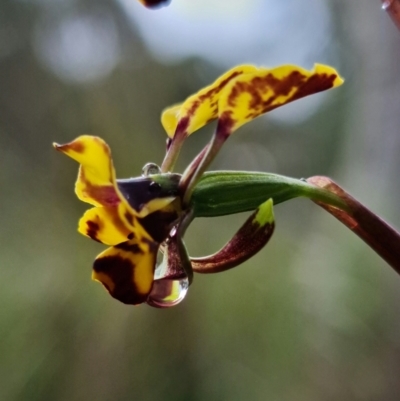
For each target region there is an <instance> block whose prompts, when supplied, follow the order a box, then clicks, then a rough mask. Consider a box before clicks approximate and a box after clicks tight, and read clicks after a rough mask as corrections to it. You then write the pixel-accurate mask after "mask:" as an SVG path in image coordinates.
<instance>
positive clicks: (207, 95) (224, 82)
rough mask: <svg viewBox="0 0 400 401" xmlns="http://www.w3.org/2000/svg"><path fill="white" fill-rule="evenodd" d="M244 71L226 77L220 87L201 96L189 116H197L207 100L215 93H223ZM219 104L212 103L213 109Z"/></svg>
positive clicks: (211, 89) (190, 110)
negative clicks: (200, 107) (199, 108)
mask: <svg viewBox="0 0 400 401" xmlns="http://www.w3.org/2000/svg"><path fill="white" fill-rule="evenodd" d="M242 73H243V71H235V72H233V73H232V74H231V75H229V76H228V77H226V78H225V79H224V80H223V81H221V82H220V83H219V85H218V86H215V87H213V88H210V89H209V90H208V91H207V92H206V93H204V94H202V95H200V96H199V99H198V100H197V101H195V102H194V103H193V105H192V107H191V108H190V109H189V112H188V113H189V114H190V115H191V116H192V115H193V114H195V112H196V110H197V109H198V107H199V106H200V105H201V104H202V103H203V102H204V100H205V99H208V98H211V97H212V96H213V95H214V94H215V93H218V92H220V91H221V89H222V88H223V87H224V86H225V85H226V84H227V83H228V82H229V81H230V80H232V79H233V78H235V77H237V76H238V75H241V74H242ZM216 105H217V102H212V103H211V107H216Z"/></svg>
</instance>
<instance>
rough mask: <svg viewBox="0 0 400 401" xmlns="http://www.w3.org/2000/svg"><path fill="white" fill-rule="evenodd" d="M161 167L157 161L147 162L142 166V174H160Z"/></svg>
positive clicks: (146, 175)
mask: <svg viewBox="0 0 400 401" xmlns="http://www.w3.org/2000/svg"><path fill="white" fill-rule="evenodd" d="M160 173H161V169H160V167H159V166H157V164H155V163H147V164H145V165H144V167H143V168H142V175H143V176H145V177H148V176H149V175H154V174H160Z"/></svg>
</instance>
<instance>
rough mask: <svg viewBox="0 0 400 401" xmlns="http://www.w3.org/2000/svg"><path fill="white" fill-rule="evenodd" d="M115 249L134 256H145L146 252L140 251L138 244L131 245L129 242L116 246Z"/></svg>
mask: <svg viewBox="0 0 400 401" xmlns="http://www.w3.org/2000/svg"><path fill="white" fill-rule="evenodd" d="M114 248H117V249H122V250H123V251H126V252H131V253H134V254H139V253H140V254H144V252H143V251H142V250H141V249H140V247H139V245H138V244H130V243H129V242H128V241H127V242H121V243H120V244H118V245H115V246H114Z"/></svg>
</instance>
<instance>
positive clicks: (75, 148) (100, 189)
mask: <svg viewBox="0 0 400 401" xmlns="http://www.w3.org/2000/svg"><path fill="white" fill-rule="evenodd" d="M54 147H55V148H56V149H57V150H59V151H61V152H63V153H65V154H66V155H67V156H69V157H71V158H72V159H74V160H76V161H77V162H78V163H80V168H79V174H78V180H77V181H76V184H75V192H76V194H77V196H78V198H79V199H80V200H82V201H84V202H88V203H90V204H92V205H94V206H116V205H117V204H118V203H119V202H120V199H121V195H120V194H119V191H118V188H117V186H116V178H115V170H114V165H113V162H112V159H111V151H110V148H109V147H108V145H107V144H106V143H105V142H104V141H103V140H102V139H101V138H98V137H95V136H89V135H82V136H80V137H78V138H76V139H75V140H74V141H72V142H70V143H67V144H65V145H58V144H54Z"/></svg>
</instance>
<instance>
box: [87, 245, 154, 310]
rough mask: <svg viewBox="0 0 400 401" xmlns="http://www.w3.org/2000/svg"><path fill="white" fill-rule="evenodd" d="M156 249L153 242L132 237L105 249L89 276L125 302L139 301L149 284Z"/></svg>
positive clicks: (135, 302) (152, 272)
mask: <svg viewBox="0 0 400 401" xmlns="http://www.w3.org/2000/svg"><path fill="white" fill-rule="evenodd" d="M157 251H158V244H157V243H155V242H151V241H139V240H138V239H136V238H134V239H132V240H130V241H127V242H124V243H122V244H119V245H116V246H114V247H112V248H108V249H107V250H106V251H104V252H102V253H101V254H100V255H99V256H98V257H97V258H96V260H95V262H94V265H93V273H92V279H93V280H96V281H99V282H100V283H102V284H103V285H104V287H105V288H106V289H107V291H108V292H109V293H110V295H111V296H112V297H114V298H115V299H118V300H119V301H121V302H123V303H125V304H133V305H135V304H140V303H143V302H145V301H146V300H147V297H148V295H149V293H150V291H151V288H152V286H153V280H154V269H155V264H156V258H157Z"/></svg>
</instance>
